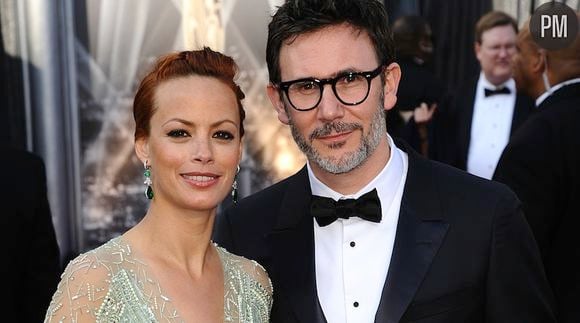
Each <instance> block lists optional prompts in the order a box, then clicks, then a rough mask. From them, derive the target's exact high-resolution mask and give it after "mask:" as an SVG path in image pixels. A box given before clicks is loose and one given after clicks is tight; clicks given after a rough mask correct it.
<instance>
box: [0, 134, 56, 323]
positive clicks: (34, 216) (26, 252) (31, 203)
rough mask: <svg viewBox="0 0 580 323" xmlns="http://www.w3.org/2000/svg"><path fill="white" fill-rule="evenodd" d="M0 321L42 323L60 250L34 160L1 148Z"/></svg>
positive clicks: (38, 165)
mask: <svg viewBox="0 0 580 323" xmlns="http://www.w3.org/2000/svg"><path fill="white" fill-rule="evenodd" d="M0 151H1V155H2V157H1V158H0V169H2V172H0V182H1V183H2V189H1V190H0V205H1V206H2V225H3V227H4V231H3V232H2V235H1V237H2V238H1V240H0V245H2V247H3V253H2V264H3V265H2V271H1V275H2V276H1V277H4V282H5V283H4V284H5V286H6V288H5V289H4V294H5V296H6V297H4V301H3V302H2V306H1V307H0V308H1V309H2V317H3V319H2V320H3V321H5V322H42V321H43V320H44V315H45V314H46V309H47V308H48V304H49V303H50V298H51V296H52V294H53V293H54V291H55V290H56V285H57V283H58V281H59V279H60V273H61V268H60V259H59V249H58V244H57V242H56V235H55V232H54V226H53V224H52V217H51V213H50V208H49V205H48V197H47V193H46V175H45V173H44V172H45V170H44V163H43V161H42V159H40V158H39V157H38V156H36V155H33V154H31V153H28V152H26V151H21V150H17V149H13V148H8V147H4V146H1V148H0Z"/></svg>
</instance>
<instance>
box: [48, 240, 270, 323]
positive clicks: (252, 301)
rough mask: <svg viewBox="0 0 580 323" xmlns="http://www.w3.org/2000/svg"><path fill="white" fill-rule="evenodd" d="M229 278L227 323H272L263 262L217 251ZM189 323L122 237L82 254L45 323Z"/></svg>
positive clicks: (70, 269)
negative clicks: (83, 322)
mask: <svg viewBox="0 0 580 323" xmlns="http://www.w3.org/2000/svg"><path fill="white" fill-rule="evenodd" d="M215 248H216V250H217V251H218V254H219V257H220V260H221V264H222V268H223V272H224V322H240V323H246V322H248V323H254V322H256V323H263V322H268V321H269V315H270V309H271V307H272V284H271V282H270V279H269V278H268V275H267V274H266V272H265V270H264V269H263V268H262V266H260V265H259V264H258V263H257V262H255V261H252V260H248V259H246V258H243V257H240V256H236V255H234V254H231V253H229V252H227V251H226V250H225V249H224V248H221V247H219V246H217V245H215ZM87 316H88V317H91V318H93V319H94V321H95V322H99V323H100V322H107V323H111V322H132V323H133V322H139V323H140V322H184V321H183V319H182V318H180V316H179V313H178V312H177V310H176V309H175V308H174V307H173V304H172V302H171V299H170V298H169V297H168V296H167V295H164V293H163V288H162V286H160V285H159V284H158V283H157V282H156V280H155V278H154V277H153V276H152V274H151V270H150V268H149V267H148V266H147V264H146V263H144V262H142V261H140V260H139V259H137V258H135V254H134V252H133V251H132V249H131V246H130V245H129V244H128V243H126V242H125V241H124V240H123V239H122V237H117V238H114V239H111V240H110V241H109V242H107V243H105V244H104V245H102V246H100V247H98V248H96V249H94V250H91V251H89V252H87V253H84V254H81V255H80V256H78V257H77V258H76V259H74V260H73V261H71V262H70V263H69V265H68V266H67V268H66V269H65V271H64V273H63V274H62V276H61V281H60V283H59V284H58V289H57V291H56V292H55V293H54V295H53V297H52V301H51V303H50V306H49V308H48V311H47V313H46V317H45V320H44V322H45V323H46V322H73V323H74V322H78V321H79V320H81V319H84V320H86V318H87Z"/></svg>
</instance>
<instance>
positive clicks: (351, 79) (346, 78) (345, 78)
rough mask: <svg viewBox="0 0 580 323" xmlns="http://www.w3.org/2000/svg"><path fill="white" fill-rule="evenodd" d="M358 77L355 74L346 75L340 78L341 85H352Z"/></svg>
mask: <svg viewBox="0 0 580 323" xmlns="http://www.w3.org/2000/svg"><path fill="white" fill-rule="evenodd" d="M357 79H358V75H355V74H347V75H345V76H343V77H342V78H341V82H342V83H352V82H355V81H357Z"/></svg>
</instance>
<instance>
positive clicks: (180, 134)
mask: <svg viewBox="0 0 580 323" xmlns="http://www.w3.org/2000/svg"><path fill="white" fill-rule="evenodd" d="M167 135H168V136H169V137H173V138H181V137H189V133H188V132H187V131H185V130H183V129H176V130H171V131H169V132H168V133H167Z"/></svg>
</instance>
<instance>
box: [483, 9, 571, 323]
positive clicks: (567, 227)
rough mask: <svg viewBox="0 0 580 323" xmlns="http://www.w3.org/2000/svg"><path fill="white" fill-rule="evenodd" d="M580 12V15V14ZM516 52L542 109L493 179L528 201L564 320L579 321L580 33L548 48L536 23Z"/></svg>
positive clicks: (523, 84) (519, 78)
mask: <svg viewBox="0 0 580 323" xmlns="http://www.w3.org/2000/svg"><path fill="white" fill-rule="evenodd" d="M577 14H578V12H577ZM517 48H518V51H517V54H516V55H515V56H514V57H513V60H512V63H513V68H514V78H515V81H516V86H517V89H518V91H522V92H526V93H527V94H528V95H530V96H531V97H533V98H535V99H536V105H537V107H538V112H537V113H536V114H534V115H533V116H532V117H530V118H529V119H528V120H527V121H526V122H525V123H524V124H523V125H522V126H521V128H520V129H518V131H517V132H516V133H515V135H514V136H513V137H512V138H511V140H510V142H509V144H508V146H507V147H506V149H505V150H504V152H503V154H502V157H501V158H500V161H499V164H498V167H497V169H496V172H495V174H494V177H493V178H494V179H495V180H497V181H500V182H503V183H505V184H507V185H508V186H509V187H511V188H512V189H513V190H514V191H515V192H516V194H517V195H518V197H519V198H520V200H521V201H522V202H523V207H524V213H525V215H526V218H527V219H528V222H529V224H530V226H531V228H532V231H533V232H534V235H535V237H536V240H537V242H538V244H539V247H540V251H541V253H542V258H543V262H544V266H545V269H546V274H547V276H548V280H549V281H550V284H551V286H552V289H553V291H554V294H555V296H556V302H557V310H558V312H559V322H562V323H567V322H570V323H571V322H575V323H578V322H580V306H579V304H580V270H579V269H578V268H577V267H576V266H574V265H572V264H575V263H578V261H580V244H579V243H578V241H577V236H578V230H580V203H579V202H580V130H579V126H580V36H579V35H578V34H577V35H576V38H575V40H574V41H573V43H572V44H571V45H569V46H568V47H567V48H564V49H561V50H553V51H550V50H545V49H542V48H541V47H539V46H538V45H537V44H536V43H535V42H534V40H533V38H532V35H531V34H530V29H529V20H528V22H527V23H526V24H525V27H524V29H523V30H522V31H521V32H520V34H519V35H518V38H517Z"/></svg>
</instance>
